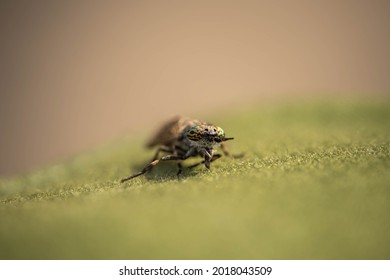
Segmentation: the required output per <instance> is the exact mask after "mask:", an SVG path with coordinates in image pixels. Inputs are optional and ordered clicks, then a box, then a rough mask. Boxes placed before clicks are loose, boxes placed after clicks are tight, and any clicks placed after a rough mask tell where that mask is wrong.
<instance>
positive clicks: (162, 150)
mask: <svg viewBox="0 0 390 280" xmlns="http://www.w3.org/2000/svg"><path fill="white" fill-rule="evenodd" d="M160 152H166V153H172V150H171V149H169V148H166V147H163V146H161V147H159V148H158V149H157V151H156V153H155V154H154V157H153V159H152V161H154V160H156V159H158V156H159V154H160Z"/></svg>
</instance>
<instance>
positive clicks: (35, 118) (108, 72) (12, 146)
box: [0, 0, 390, 176]
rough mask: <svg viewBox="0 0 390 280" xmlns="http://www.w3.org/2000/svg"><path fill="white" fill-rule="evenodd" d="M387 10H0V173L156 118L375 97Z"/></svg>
mask: <svg viewBox="0 0 390 280" xmlns="http://www.w3.org/2000/svg"><path fill="white" fill-rule="evenodd" d="M389 15H390V1H369V0H367V1H340V0H338V1H311V0H308V1H245V0H241V1H238V0H237V1H213V0H209V1H157V0H156V1H90V2H87V1H65V0H63V1H1V3H0V32H1V44H0V59H1V64H0V133H1V138H0V139H1V145H0V155H1V156H0V176H9V175H12V174H17V173H20V172H24V171H26V170H31V169H33V168H37V167H39V166H42V165H45V164H50V163H52V162H56V161H59V160H61V159H63V158H66V157H67V156H70V155H74V154H77V153H79V152H81V151H84V150H87V149H89V148H91V147H94V146H96V145H99V144H101V143H105V142H108V141H110V140H112V139H115V138H117V137H119V136H121V135H124V134H126V133H129V132H131V131H134V130H135V129H138V128H140V127H141V126H142V125H147V126H148V127H149V126H150V124H154V123H155V122H156V121H157V122H160V121H161V119H162V118H165V117H166V116H169V115H172V114H175V113H182V114H187V115H191V114H196V115H199V114H201V113H202V112H210V111H211V110H214V111H216V110H220V109H221V108H228V107H229V106H240V104H245V103H249V102H251V101H256V102H257V101H261V100H264V99H272V98H279V99H281V98H283V99H284V98H287V99H288V98H290V99H294V98H295V97H296V96H301V97H302V96H309V97H312V95H316V94H317V95H330V96H335V95H344V94H345V95H349V96H351V95H354V94H363V95H364V94H368V95H369V94H374V95H386V94H387V93H389V92H390V91H389V89H390V79H389V73H390V51H389V50H390V16H389Z"/></svg>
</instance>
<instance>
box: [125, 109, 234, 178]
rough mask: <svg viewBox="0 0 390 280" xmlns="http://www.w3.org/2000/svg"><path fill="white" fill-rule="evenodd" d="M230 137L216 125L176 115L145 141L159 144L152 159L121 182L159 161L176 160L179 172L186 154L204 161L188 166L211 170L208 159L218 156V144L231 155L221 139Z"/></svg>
mask: <svg viewBox="0 0 390 280" xmlns="http://www.w3.org/2000/svg"><path fill="white" fill-rule="evenodd" d="M232 139H233V138H231V137H230V138H228V137H226V136H225V132H224V131H223V129H222V128H220V127H218V126H215V125H212V124H208V123H203V122H200V121H197V120H190V119H187V118H183V117H180V116H177V117H175V118H173V119H172V120H170V121H169V122H167V123H166V124H164V125H163V126H162V127H161V128H160V130H159V131H158V132H157V133H156V135H155V136H154V137H153V138H152V139H151V140H150V141H149V142H148V143H147V146H148V147H149V148H152V147H155V146H158V149H157V152H156V154H155V156H154V157H153V159H152V160H151V162H150V163H148V164H147V165H146V166H145V167H144V168H143V169H142V170H141V171H140V172H138V173H136V174H134V175H131V176H129V177H127V178H124V179H122V180H121V182H122V183H123V182H125V181H128V180H130V179H133V178H135V177H138V176H140V175H142V174H145V173H146V172H148V171H149V170H151V169H152V168H153V167H154V166H156V165H157V164H158V163H159V162H160V161H168V160H175V161H176V162H177V166H178V168H179V170H178V172H177V174H178V175H179V174H180V173H181V171H182V163H181V162H182V161H183V160H186V159H187V158H189V157H196V156H200V157H202V158H203V161H201V162H199V163H197V164H194V165H191V166H189V168H193V167H195V166H198V165H200V164H204V165H205V166H206V167H207V168H208V169H210V164H211V162H212V161H214V160H216V159H218V158H220V157H221V154H216V153H215V151H216V148H217V147H218V146H220V147H221V149H222V151H223V153H224V154H225V155H227V156H229V155H230V154H229V152H228V150H227V148H226V146H225V145H224V142H225V141H228V140H232ZM160 152H165V153H167V154H168V155H166V156H163V157H161V158H159V154H160Z"/></svg>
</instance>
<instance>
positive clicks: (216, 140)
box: [214, 137, 222, 143]
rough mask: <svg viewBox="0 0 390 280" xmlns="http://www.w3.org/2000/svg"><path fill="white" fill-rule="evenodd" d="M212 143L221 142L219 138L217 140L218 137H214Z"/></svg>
mask: <svg viewBox="0 0 390 280" xmlns="http://www.w3.org/2000/svg"><path fill="white" fill-rule="evenodd" d="M214 141H215V142H217V143H219V142H222V140H221V138H219V137H215V138H214Z"/></svg>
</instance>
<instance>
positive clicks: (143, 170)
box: [121, 159, 160, 183]
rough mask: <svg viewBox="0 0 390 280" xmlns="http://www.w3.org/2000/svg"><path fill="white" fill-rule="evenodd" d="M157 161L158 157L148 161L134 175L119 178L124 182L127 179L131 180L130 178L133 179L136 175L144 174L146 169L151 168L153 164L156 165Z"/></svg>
mask: <svg viewBox="0 0 390 280" xmlns="http://www.w3.org/2000/svg"><path fill="white" fill-rule="evenodd" d="M159 162H160V160H159V159H156V160H153V161H152V162H150V163H148V164H147V165H146V166H145V167H144V169H142V170H141V171H140V172H138V173H136V174H134V175H131V176H129V177H126V178H123V179H122V180H121V183H123V182H126V181H128V180H131V179H133V178H135V177H138V176H140V175H142V174H145V173H146V172H147V171H149V170H151V169H152V168H153V167H154V166H156V165H157V163H159Z"/></svg>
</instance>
